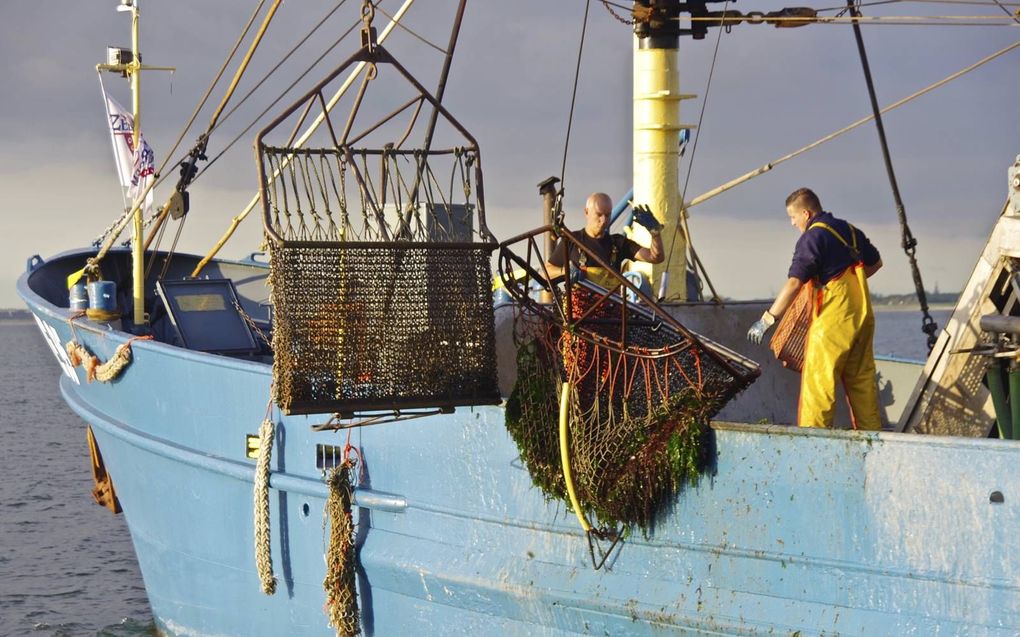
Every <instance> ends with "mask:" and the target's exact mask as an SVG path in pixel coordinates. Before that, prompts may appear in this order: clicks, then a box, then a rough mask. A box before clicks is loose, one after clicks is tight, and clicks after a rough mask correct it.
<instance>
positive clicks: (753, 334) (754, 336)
mask: <svg viewBox="0 0 1020 637" xmlns="http://www.w3.org/2000/svg"><path fill="white" fill-rule="evenodd" d="M775 322H776V317H774V316H772V315H771V314H769V313H768V311H766V312H765V313H764V314H762V315H761V318H760V319H758V320H757V321H755V322H754V325H752V326H751V329H749V330H747V340H749V341H751V342H752V343H754V344H755V345H761V342H762V340H764V338H765V333H766V332H768V331H769V328H771V327H772V326H773V325H774V324H775Z"/></svg>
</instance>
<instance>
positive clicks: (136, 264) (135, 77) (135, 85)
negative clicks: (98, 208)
mask: <svg viewBox="0 0 1020 637" xmlns="http://www.w3.org/2000/svg"><path fill="white" fill-rule="evenodd" d="M130 6H131V62H129V63H128V65H127V66H128V77H130V78H131V116H132V118H133V120H134V126H132V130H131V137H132V139H134V148H135V152H136V153H137V152H138V149H139V148H140V146H139V145H138V143H139V141H140V140H141V136H142V111H141V107H142V102H141V100H142V91H141V89H142V74H141V73H140V72H139V70H140V68H141V61H140V60H139V55H138V4H137V3H136V2H134V1H132V2H131V5H130ZM134 208H135V209H134V212H133V213H132V214H133V215H134V218H133V219H132V225H133V226H134V232H133V233H132V234H131V283H132V298H133V299H134V310H135V312H134V323H135V325H136V326H137V325H144V324H145V321H146V319H145V285H144V284H145V254H144V248H143V247H142V242H143V241H144V239H145V238H144V236H143V235H142V207H141V205H135V207H134Z"/></svg>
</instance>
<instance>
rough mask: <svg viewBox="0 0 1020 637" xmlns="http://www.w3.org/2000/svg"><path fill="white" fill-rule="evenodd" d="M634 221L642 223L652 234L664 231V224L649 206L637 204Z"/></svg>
mask: <svg viewBox="0 0 1020 637" xmlns="http://www.w3.org/2000/svg"><path fill="white" fill-rule="evenodd" d="M634 223H636V224H638V225H642V226H644V227H645V229H647V230H648V232H649V233H650V234H651V235H653V236H654V235H657V234H659V232H661V231H662V224H661V223H659V220H658V219H656V218H655V215H653V214H652V211H651V210H649V209H648V206H637V207H636V208H634Z"/></svg>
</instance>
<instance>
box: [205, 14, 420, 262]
mask: <svg viewBox="0 0 1020 637" xmlns="http://www.w3.org/2000/svg"><path fill="white" fill-rule="evenodd" d="M413 3H414V0H404V2H403V4H401V5H400V9H399V10H397V12H396V14H394V18H396V20H391V21H390V23H389V24H388V25H386V27H385V28H384V29H383V30H382V32H381V33H380V34H379V37H378V39H377V43H378V44H382V43H383V42H384V41H385V40H386V38H387V37H388V36H389V34H390V32H392V31H393V29H394V28H395V25H396V22H398V21H399V20H400V19H401V18H402V17H403V16H404V13H406V12H407V10H408V9H409V8H410V7H411V5H412V4H413ZM334 46H335V45H334ZM331 48H332V47H331ZM323 55H325V54H323ZM364 67H365V63H364V62H359V63H358V64H356V65H355V67H354V69H353V70H352V71H351V73H350V75H348V77H347V80H346V81H345V82H344V83H343V84H342V85H341V86H340V88H339V89H337V91H336V93H334V95H333V97H332V98H330V100H329V102H327V103H326V109H325V110H326V112H327V113H328V112H329V111H330V110H331V109H332V108H333V107H334V106H335V105H336V103H337V102H338V101H339V100H340V98H341V97H343V95H344V94H345V93H346V92H347V89H348V88H349V87H350V85H351V83H353V81H354V78H355V77H356V76H357V75H358V74H359V73H361V71H362V69H364ZM325 119H326V113H323V114H320V115H318V116H317V117H316V118H315V120H313V121H312V123H311V124H309V125H308V127H307V128H306V129H305V132H304V133H302V135H301V136H300V137H299V138H298V139H297V140H296V141H295V142H294V144H295V146H296V147H298V148H300V147H301V146H302V145H303V144H304V143H305V142H306V141H308V139H309V138H310V137H311V136H312V134H313V133H314V132H315V131H316V130H317V129H318V127H319V125H320V124H322V122H323V121H324V120H325ZM252 126H254V124H252ZM249 128H250V127H249ZM237 139H240V136H238V138H236V139H235V140H234V142H236V141H237ZM234 142H231V145H233V143H234ZM217 157H218V156H217ZM289 164H290V161H289V160H287V159H285V160H284V161H283V163H282V164H281V165H280V166H278V167H277V168H276V169H274V172H273V175H272V177H270V179H271V180H272V181H275V180H276V179H277V177H278V176H279V174H280V171H281V170H283V169H284V168H286V166H288V165H289ZM259 201H260V199H259V195H258V193H256V194H255V196H254V197H252V198H251V200H250V201H249V202H248V204H247V205H246V206H245V207H244V209H243V210H241V212H239V213H238V214H237V215H235V216H234V217H233V218H232V219H231V220H230V225H229V226H228V227H227V229H226V231H225V232H224V233H223V236H221V237H220V238H219V240H218V241H217V242H216V244H215V245H214V246H213V247H212V249H210V250H209V252H208V254H206V255H205V256H204V257H202V260H201V261H199V262H198V265H196V266H195V269H194V270H192V272H191V276H193V277H197V276H198V275H199V274H200V273H201V272H202V269H203V268H205V266H206V265H208V263H209V262H210V261H212V260H213V258H215V256H216V255H217V254H218V253H219V251H220V250H221V249H222V248H223V246H224V245H226V243H227V241H229V240H230V238H231V237H232V236H233V234H234V231H235V230H236V229H237V227H238V226H239V225H241V222H242V221H244V220H245V218H247V217H248V215H249V214H250V213H251V211H252V210H254V209H255V206H256V205H258V203H259Z"/></svg>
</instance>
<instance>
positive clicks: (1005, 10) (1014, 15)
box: [995, 0, 1020, 24]
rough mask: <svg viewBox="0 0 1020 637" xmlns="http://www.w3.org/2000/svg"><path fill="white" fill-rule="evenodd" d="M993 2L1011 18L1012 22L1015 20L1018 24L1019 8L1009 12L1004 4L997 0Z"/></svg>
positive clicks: (1019, 20)
mask: <svg viewBox="0 0 1020 637" xmlns="http://www.w3.org/2000/svg"><path fill="white" fill-rule="evenodd" d="M995 4H996V6H998V7H999V8H1000V9H1002V11H1003V13H1005V14H1006V15H1008V16H1009V17H1011V18H1013V22H1016V23H1018V24H1020V9H1018V10H1017V11H1016V12H1013V13H1011V12H1010V10H1009V9H1007V8H1006V5H1004V4H1003V3H1001V2H999V0H995ZM1011 6H1014V7H1016V6H1020V5H1016V4H1014V5H1011Z"/></svg>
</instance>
